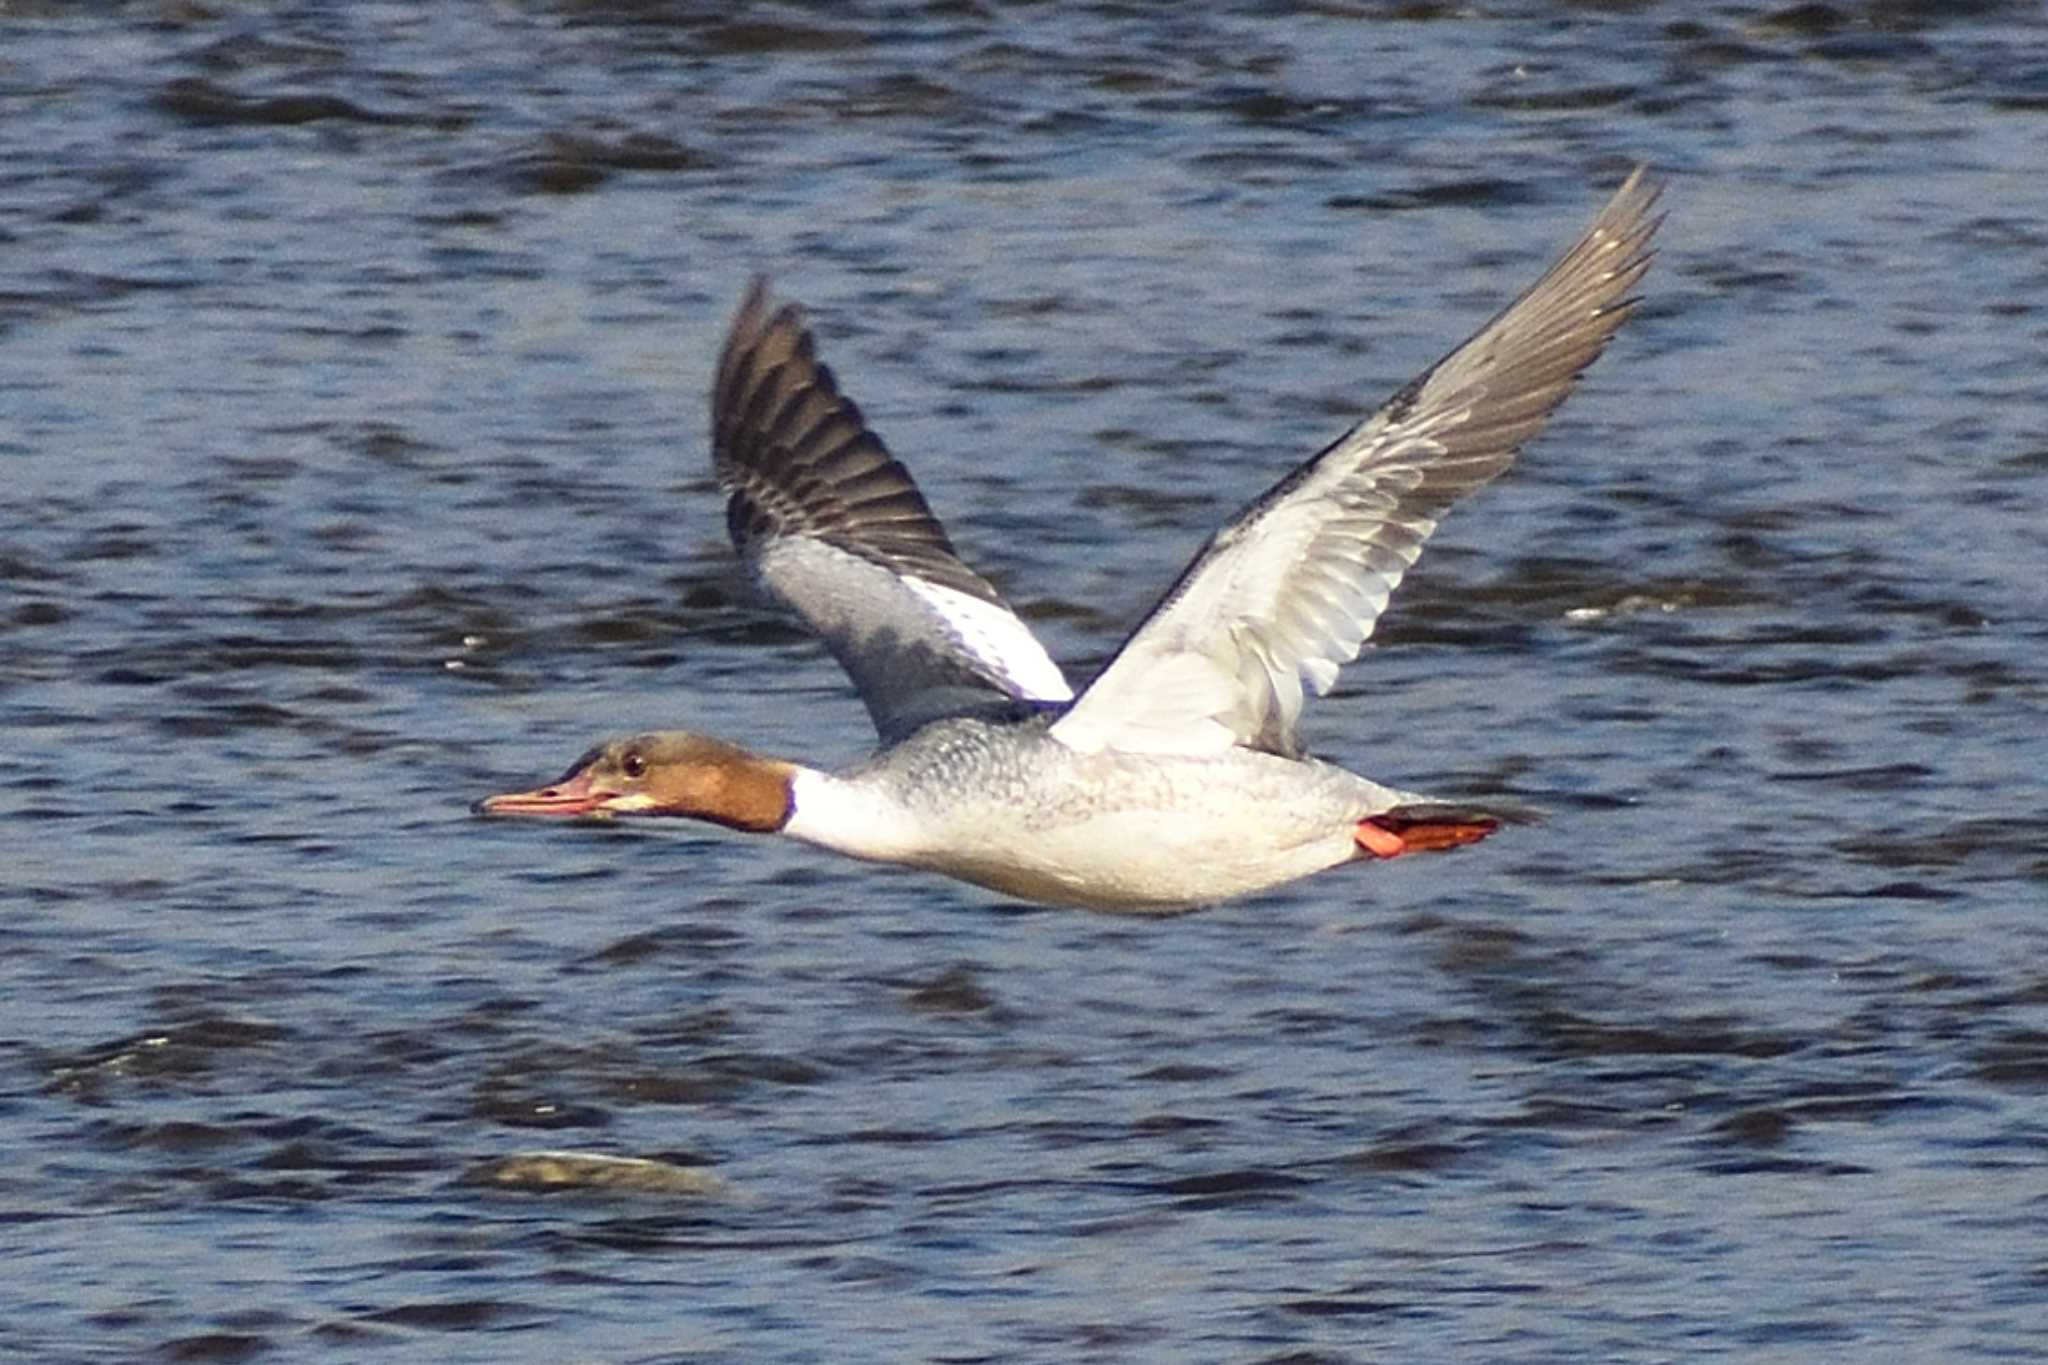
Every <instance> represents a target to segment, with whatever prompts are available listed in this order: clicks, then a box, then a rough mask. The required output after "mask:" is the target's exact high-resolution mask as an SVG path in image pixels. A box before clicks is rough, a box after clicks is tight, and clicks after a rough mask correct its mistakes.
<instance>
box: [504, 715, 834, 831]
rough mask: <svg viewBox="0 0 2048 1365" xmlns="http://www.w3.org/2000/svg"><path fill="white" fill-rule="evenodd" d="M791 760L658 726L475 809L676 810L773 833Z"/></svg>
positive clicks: (786, 804) (786, 810) (787, 807)
mask: <svg viewBox="0 0 2048 1365" xmlns="http://www.w3.org/2000/svg"><path fill="white" fill-rule="evenodd" d="M795 774H796V768H795V765H793V764H789V763H784V762H780V761H778V760H776V759H771V758H763V757H761V756H760V755H759V754H756V753H752V752H750V751H749V750H746V749H742V748H740V747H739V746H738V745H736V744H727V743H725V742H724V741H723V740H716V739H711V738H709V737H707V736H704V735H695V734H691V733H689V732H688V731H685V730H662V731H656V732H653V733H650V734H644V735H633V736H630V737H628V738H625V739H614V740H610V741H608V742H607V743H604V744H600V745H598V746H597V747H596V748H594V749H592V750H591V751H590V752H589V753H587V754H585V755H583V757H581V758H579V759H577V760H576V761H575V762H574V763H573V764H571V765H570V766H569V771H568V772H566V773H563V774H562V775H561V776H560V777H558V778H556V779H555V780H554V781H553V782H550V783H548V784H547V785H545V786H541V787H535V788H533V789H532V790H530V791H518V792H505V793H503V794H502V795H498V796H487V797H485V798H484V799H483V800H481V801H479V802H477V804H476V807H475V809H476V812H477V813H478V814H479V815H557V816H573V815H583V816H594V817H598V818H607V817H610V816H614V815H677V816H684V817H686V818H689V819H693V820H708V821H710V822H712V823H713V824H718V825H724V826H726V827H727V828H728V829H738V830H747V831H750V832H752V833H757V834H768V833H773V832H774V831H776V830H779V829H781V828H782V827H783V826H784V825H786V824H788V823H789V817H790V812H791V809H792V800H791V796H790V779H791V778H792V777H794V776H795Z"/></svg>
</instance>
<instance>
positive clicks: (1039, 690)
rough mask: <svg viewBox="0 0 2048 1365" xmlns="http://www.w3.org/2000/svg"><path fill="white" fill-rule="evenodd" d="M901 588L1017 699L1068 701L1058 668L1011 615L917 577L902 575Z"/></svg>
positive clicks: (1069, 694) (1071, 692)
mask: <svg viewBox="0 0 2048 1365" xmlns="http://www.w3.org/2000/svg"><path fill="white" fill-rule="evenodd" d="M903 586H904V587H906V588H908V589H910V591H911V592H913V593H915V594H917V596H918V597H920V598H922V599H923V600H924V601H925V603H926V604H927V605H929V606H930V607H931V609H932V610H933V611H935V612H937V613H938V614H939V617H940V619H942V620H943V621H944V622H945V623H946V625H947V627H948V628H949V629H950V630H951V631H952V632H953V634H954V635H955V636H956V637H957V638H958V639H959V642H960V647H961V650H962V652H963V653H965V654H968V655H970V656H972V658H973V659H974V660H975V661H976V662H977V663H979V664H980V666H981V669H980V671H983V672H986V673H989V674H992V675H994V676H996V677H1000V678H1003V679H1006V680H1008V681H1009V683H1010V684H1011V685H1012V686H1013V687H1014V688H1015V690H1016V695H1017V696H1020V697H1027V698H1030V699H1031V700H1033V701H1067V700H1069V699H1071V698H1072V697H1073V695H1074V689H1073V688H1071V687H1069V686H1067V679H1066V676H1065V675H1064V674H1062V673H1061V672H1060V666H1059V665H1058V664H1056V663H1054V662H1053V661H1052V656H1051V655H1049V654H1047V653H1046V652H1045V646H1044V645H1041V644H1040V643H1038V637H1037V636H1035V635H1033V634H1032V633H1031V628H1030V627H1029V626H1027V625H1025V624H1024V623H1023V621H1021V620H1019V619H1018V618H1017V616H1016V614H1015V613H1014V612H1011V611H1008V610H1006V609H1004V608H1002V607H999V606H997V605H996V604H995V603H993V602H984V601H982V600H981V599H980V598H978V597H970V596H968V595H967V594H966V593H964V592H961V591H959V590H958V589H956V588H948V587H944V586H942V585H940V584H937V583H930V582H926V581H925V580H924V579H922V578H914V577H909V576H905V578H904V579H903Z"/></svg>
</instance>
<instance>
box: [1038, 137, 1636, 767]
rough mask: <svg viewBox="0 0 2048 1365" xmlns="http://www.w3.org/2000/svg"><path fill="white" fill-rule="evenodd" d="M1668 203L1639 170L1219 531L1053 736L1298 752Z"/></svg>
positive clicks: (1538, 414)
mask: <svg viewBox="0 0 2048 1365" xmlns="http://www.w3.org/2000/svg"><path fill="white" fill-rule="evenodd" d="M1659 192H1660V187H1659V186H1658V185H1656V184H1654V183H1652V182H1650V181H1648V180H1646V179H1645V177H1644V173H1643V171H1642V169H1641V168H1640V167H1639V168H1637V170H1636V171H1635V173H1634V174H1632V175H1630V176H1629V178H1628V179H1627V180H1626V181H1625V182H1624V183H1623V184H1622V186H1621V188H1620V189H1619V190H1618V191H1616V193H1615V195H1614V198H1613V199H1611V200H1609V201H1608V204H1607V207H1606V208H1604V209H1602V210H1601V211H1600V216H1599V217H1598V218H1596V219H1594V221H1593V225H1592V226H1591V227H1590V228H1588V229H1587V230H1586V234H1585V235H1584V236H1583V237H1581V238H1579V240H1578V241H1577V242H1575V243H1574V244H1573V245H1572V247H1571V249H1570V250H1569V251H1567V252H1565V254H1564V255H1563V256H1562V257H1561V258H1560V259H1559V260H1558V262H1557V263H1556V264H1555V265H1553V266H1551V268H1550V269H1549V271H1548V272H1547V273H1545V275H1544V276H1543V278H1542V279H1540V280H1538V281H1537V282H1536V283H1535V285H1534V286H1533V287H1531V288H1530V289H1529V291H1528V292H1527V293H1525V294H1523V295H1522V296H1521V297H1520V298H1518V299H1516V300H1515V301H1514V302H1513V303H1512V304H1510V305H1509V306H1508V307H1507V308H1505V309H1504V310H1502V311H1501V312H1500V313H1499V314H1498V315H1497V316H1495V317H1494V319H1493V320H1492V321H1491V322H1489V323H1487V324H1486V325H1485V326H1484V327H1482V328H1480V329H1479V331H1478V332H1477V333H1476V334H1474V335H1473V337H1472V338H1471V339H1470V340H1469V341H1467V342H1465V344H1464V345H1462V346H1460V347H1458V349H1456V350H1455V351H1452V352H1451V353H1450V354H1449V355H1447V356H1445V357H1444V358H1443V359H1442V360H1440V361H1438V362H1437V363H1436V365H1434V366H1433V367H1431V368H1430V369H1429V370H1428V371H1427V372H1425V373H1424V374H1423V375H1421V376H1420V377H1419V378H1417V379H1415V380H1414V381H1413V382H1411V383H1410V384H1408V385H1407V386H1406V387H1405V388H1403V389H1402V390H1401V391H1400V392H1399V393H1397V394H1395V395H1394V397H1393V398H1392V399H1390V400H1389V401H1388V402H1387V403H1386V405H1385V406H1384V407H1382V408H1380V410H1379V411H1377V412H1375V413H1374V414H1373V415H1372V416H1371V417H1369V418H1367V419H1366V420H1365V421H1364V422H1361V423H1360V424H1359V425H1358V426H1356V427H1353V428H1352V429H1351V430H1350V431H1349V432H1347V433H1345V434H1344V435H1343V436H1342V437H1340V438H1339V439H1338V440H1337V441H1336V442H1335V443H1334V444H1333V445H1331V446H1330V447H1329V448H1328V449H1326V450H1324V451H1323V452H1322V453H1321V454H1319V455H1317V456H1316V457H1315V458H1314V459H1312V460H1310V461H1309V462H1308V463H1306V464H1304V465H1302V466H1301V467H1300V468H1298V469H1296V470H1295V471H1294V472H1293V473H1291V474H1289V475H1288V476H1287V477H1286V478H1284V479H1282V480H1281V481H1280V482H1279V483H1278V484H1276V485H1275V486H1274V487H1273V488H1272V489H1271V490H1269V491H1268V492H1267V493H1266V494H1265V496H1263V497H1261V498H1260V499H1259V500H1258V501H1256V502H1254V503H1253V504H1252V505H1251V506H1250V507H1248V508H1246V509H1245V510H1244V512H1242V513H1241V514H1240V515H1239V516H1237V517H1236V518H1235V519H1234V520H1232V521H1231V522H1230V524H1229V525H1227V526H1225V527H1224V528H1223V529H1222V530H1221V531H1218V532H1217V533H1216V535H1215V536H1214V537H1213V538H1212V539H1211V540H1210V542H1209V544H1208V545H1207V546H1206V547H1204V549H1203V550H1202V552H1201V553H1200V554H1199V555H1197V556H1196V557H1195V560H1194V562H1193V563H1192V564H1190V565H1189V566H1188V567H1187V569H1186V571H1185V572H1183V573H1182V574H1181V576H1180V580H1179V581H1178V582H1176V583H1175V584H1174V585H1173V587H1172V588H1171V589H1169V590H1168V591H1167V594H1166V596H1165V597H1164V598H1162V599H1161V600H1160V602H1159V604H1158V605H1157V606H1156V607H1154V608H1153V609H1152V612H1151V614H1150V615H1148V616H1147V617H1146V618H1145V620H1144V621H1143V622H1142V623H1141V624H1140V625H1139V626H1138V629H1137V630H1136V631H1135V632H1134V633H1133V634H1132V635H1131V638H1130V639H1129V640H1128V641H1126V642H1125V644H1124V647H1123V649H1122V650H1121V651H1119V652H1118V654H1117V656H1116V657H1115V658H1114V659H1113V660H1111V661H1110V664H1109V666H1108V667H1107V668H1105V669H1104V670H1103V671H1102V673H1101V674H1100V675H1098V676H1097V677H1096V679H1095V681H1094V682H1093V683H1091V684H1090V685H1089V687H1088V688H1087V690H1086V691H1084V692H1083V693H1082V694H1081V698H1080V700H1078V701H1077V702H1075V703H1074V705H1073V707H1072V709H1071V710H1069V711H1068V712H1067V714H1066V715H1064V716H1062V717H1061V718H1060V719H1059V721H1058V722H1056V723H1055V724H1054V726H1053V727H1052V734H1053V735H1054V736H1055V737H1056V738H1058V739H1059V740H1061V741H1062V742H1064V743H1066V744H1068V745H1070V746H1071V747H1073V748H1075V749H1079V750H1083V751H1093V750H1096V749H1103V748H1118V749H1130V750H1139V751H1145V752H1156V753H1189V754H1195V753H1212V752H1216V751H1219V750H1223V749H1227V748H1229V747H1231V746H1233V745H1243V746H1246V747H1249V748H1254V749H1263V750H1267V751H1269V752H1272V753H1276V754H1283V755H1287V756H1295V755H1298V754H1299V752H1300V742H1299V741H1298V740H1297V738H1296V736H1295V724H1296V721H1297V720H1298V719H1299V717H1300V715H1301V706H1302V697H1303V693H1302V684H1303V682H1304V681H1306V682H1307V683H1308V685H1309V686H1311V687H1313V688H1314V689H1315V690H1316V692H1317V694H1319V695H1320V694H1322V693H1324V692H1327V691H1329V690H1330V686H1331V684H1332V683H1334V682H1335V681H1336V679H1337V670H1338V669H1339V667H1341V666H1342V665H1344V664H1346V663H1349V662H1350V661H1351V660H1353V659H1355V658H1357V657H1358V652H1359V650H1360V648H1361V647H1362V646H1363V645H1364V643H1365V640H1366V638H1367V637H1368V636H1370V635H1371V634H1372V630H1373V625H1374V623H1375V622H1377V621H1378V619H1379V615H1380V613H1381V612H1382V611H1383V610H1385V609H1386V605H1387V598H1388V597H1389V596H1390V595H1391V594H1392V593H1393V591H1394V589H1395V588H1396V587H1397V586H1398V585H1399V584H1400V582H1401V578H1402V576H1403V575H1404V574H1406V573H1407V571H1408V568H1409V566H1410V565H1412V564H1413V563H1414V562H1415V560H1416V557H1417V556H1418V555H1420V554H1421V553H1422V543H1423V541H1425V540H1427V539H1428V538H1429V534H1430V532H1432V531H1434V530H1435V529H1436V523H1437V518H1438V517H1439V516H1441V515H1442V513H1443V511H1444V509H1446V508H1447V507H1449V506H1450V504H1451V503H1453V502H1455V501H1456V500H1457V499H1458V498H1460V497H1463V496H1464V495H1465V494H1467V493H1469V492H1471V491H1472V490H1473V489H1475V488H1478V487H1480V486H1481V485H1483V484H1485V483H1487V482H1488V481H1489V480H1491V479H1492V478H1494V476H1496V475H1498V474H1499V473H1500V472H1501V471H1502V470H1504V469H1506V468H1507V467H1508V465H1509V464H1511V463H1512V462H1513V461H1514V458H1515V451H1516V450H1517V449H1518V448H1519V447H1520V446H1521V445H1522V443H1523V442H1525V441H1527V440H1528V439H1529V438H1530V437H1532V436H1534V435H1535V434H1536V433H1537V431H1538V430H1540V429H1541V428H1542V426H1543V423H1544V421H1545V420H1546V419H1547V418H1548V417H1549V416H1550V414H1551V412H1552V410H1553V409H1555V408H1556V407H1557V405H1558V404H1559V403H1561V402H1563V401H1564V399H1565V396H1566V395H1567V394H1569V393H1570V392H1571V390H1572V385H1573V384H1574V383H1575V382H1576V381H1577V379H1578V377H1579V374H1580V372H1581V371H1583V370H1584V369H1585V368H1586V367H1587V366H1588V365H1590V364H1591V363H1592V362H1593V360H1594V359H1595V358H1596V357H1597V356H1598V355H1599V354H1600V352H1601V350H1602V349H1603V348H1604V347H1605V346H1606V345H1607V342H1608V339H1609V338H1610V337H1612V336H1613V335H1614V332H1615V329H1616V328H1618V327H1620V326H1621V324H1622V323H1623V322H1624V321H1625V320H1626V319H1627V317H1628V315H1629V312H1630V310H1631V309H1632V308H1633V306H1634V303H1635V301H1634V300H1633V299H1632V298H1630V297H1628V294H1629V291H1630V290H1631V289H1633V288H1634V287H1635V286H1636V284H1637V282H1638V281H1639V280H1641V279H1642V276H1643V272H1644V271H1645V270H1647V269H1648V268H1649V265H1650V255H1651V253H1650V250H1649V241H1650V237H1651V234H1653V233H1654V232H1655V231H1656V230H1657V224H1658V223H1659V222H1660V221H1662V220H1661V218H1658V217H1652V216H1651V213H1650V210H1651V207H1652V206H1653V205H1654V204H1655V203H1656V201H1657V196H1658V194H1659Z"/></svg>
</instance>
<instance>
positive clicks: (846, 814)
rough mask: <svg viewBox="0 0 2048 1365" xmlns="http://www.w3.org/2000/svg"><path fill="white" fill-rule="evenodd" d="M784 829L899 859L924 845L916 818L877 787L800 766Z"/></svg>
mask: <svg viewBox="0 0 2048 1365" xmlns="http://www.w3.org/2000/svg"><path fill="white" fill-rule="evenodd" d="M789 795H790V804H791V807H792V809H791V811H790V815H789V823H788V824H786V825H784V826H783V827H782V832H783V833H784V834H787V835H789V836H790V837H791V838H793V839H801V840H803V841H804V842H805V843H807V844H816V845H818V846H819V847H820V848H829V849H832V850H834V851H835V852H839V853H844V854H847V855H849V856H851V857H855V858H867V859H870V860H872V861H875V862H885V863H900V862H911V861H914V860H915V857H916V854H917V852H918V850H919V849H921V848H922V847H923V846H924V842H925V841H924V839H923V837H922V833H923V831H922V826H921V824H920V822H919V821H918V820H917V819H916V818H915V817H914V816H913V815H912V814H911V812H909V811H908V810H905V809H904V808H903V806H902V804H901V803H900V802H898V801H896V800H895V799H894V798H892V797H890V796H889V795H888V794H887V793H886V792H884V791H883V790H882V789H881V788H880V787H878V786H875V785H872V784H869V783H864V782H861V781H859V780H848V779H846V778H843V777H834V776H833V775H832V774H831V773H827V772H820V771H818V770H817V769H816V768H805V767H802V766H799V767H798V768H797V770H796V772H795V773H794V774H793V775H792V776H791V777H790V779H789Z"/></svg>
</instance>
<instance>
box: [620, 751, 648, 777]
mask: <svg viewBox="0 0 2048 1365" xmlns="http://www.w3.org/2000/svg"><path fill="white" fill-rule="evenodd" d="M619 767H621V768H622V769H624V770H625V773H626V776H628V777H631V778H635V779H637V778H642V777H645V776H647V760H646V759H644V758H642V757H640V751H639V750H638V749H628V750H626V756H625V757H624V758H622V759H620V760H619Z"/></svg>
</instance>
